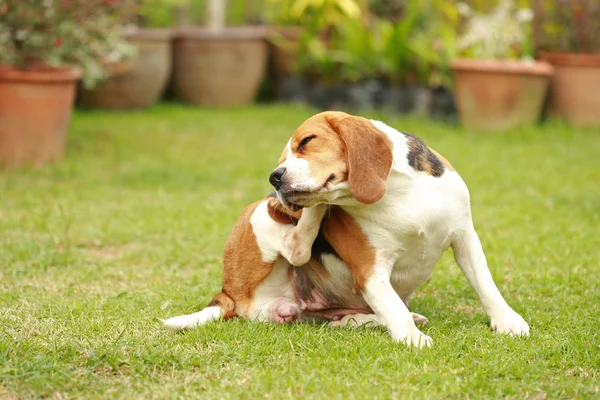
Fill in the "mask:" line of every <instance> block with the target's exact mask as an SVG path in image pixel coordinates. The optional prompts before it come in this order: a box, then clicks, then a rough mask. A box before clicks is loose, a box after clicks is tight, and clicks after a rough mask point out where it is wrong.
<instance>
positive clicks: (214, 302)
mask: <svg viewBox="0 0 600 400" xmlns="http://www.w3.org/2000/svg"><path fill="white" fill-rule="evenodd" d="M214 306H217V307H221V302H220V301H219V300H217V299H212V300H211V302H210V303H208V305H207V306H206V307H214Z"/></svg>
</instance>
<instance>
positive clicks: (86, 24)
mask: <svg viewBox="0 0 600 400" xmlns="http://www.w3.org/2000/svg"><path fill="white" fill-rule="evenodd" d="M112 3H113V2H112V1H106V0H45V1H42V2H40V1H38V0H10V1H7V2H3V3H2V4H1V5H0V164H3V165H4V166H9V167H13V166H21V165H32V164H33V165H40V164H43V163H46V162H49V161H52V160H55V159H57V158H59V157H60V156H61V155H62V154H63V150H64V144H65V137H66V132H67V128H68V125H69V120H70V116H71V111H72V108H73V101H74V97H75V84H76V82H77V81H78V80H79V79H80V78H81V77H82V76H83V79H84V83H85V84H86V85H93V84H94V82H95V81H97V80H98V79H100V78H101V77H102V76H103V75H104V73H105V66H106V65H105V63H107V62H117V61H119V60H121V59H123V58H124V57H125V56H127V55H128V54H130V53H131V48H130V47H129V45H128V44H127V43H126V42H123V41H122V40H121V39H120V35H119V29H120V25H119V20H118V18H117V17H116V13H117V12H118V9H115V7H114V5H112Z"/></svg>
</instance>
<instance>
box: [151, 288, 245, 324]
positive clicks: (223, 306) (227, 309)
mask: <svg viewBox="0 0 600 400" xmlns="http://www.w3.org/2000/svg"><path fill="white" fill-rule="evenodd" d="M235 316H236V314H235V302H234V301H233V299H232V298H231V297H229V296H228V295H227V293H225V292H220V293H218V294H217V295H216V296H215V297H213V299H212V301H211V302H210V303H208V306H206V307H205V308H204V309H202V310H201V311H198V312H195V313H193V314H188V315H180V316H177V317H173V318H169V319H167V320H161V321H162V322H163V323H164V324H165V325H166V326H168V327H169V328H171V329H174V330H176V331H180V330H183V329H191V328H194V327H196V326H198V325H204V324H206V323H207V322H210V321H214V320H216V319H219V318H223V319H229V318H233V317H235Z"/></svg>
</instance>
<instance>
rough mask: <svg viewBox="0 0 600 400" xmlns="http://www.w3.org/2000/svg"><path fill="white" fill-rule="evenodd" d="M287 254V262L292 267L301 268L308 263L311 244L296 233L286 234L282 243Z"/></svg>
mask: <svg viewBox="0 0 600 400" xmlns="http://www.w3.org/2000/svg"><path fill="white" fill-rule="evenodd" d="M283 244H284V246H285V247H286V248H287V250H288V252H289V257H288V261H289V262H290V264H292V265H294V266H301V265H304V264H306V263H307V262H308V261H310V256H311V252H312V243H309V242H307V241H306V239H305V238H304V237H302V236H300V235H299V234H297V233H296V232H293V233H290V234H288V235H287V236H286V237H285V239H284V242H283Z"/></svg>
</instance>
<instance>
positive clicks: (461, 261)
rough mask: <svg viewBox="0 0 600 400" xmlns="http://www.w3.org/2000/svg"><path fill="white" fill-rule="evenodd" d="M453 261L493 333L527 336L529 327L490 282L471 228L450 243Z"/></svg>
mask: <svg viewBox="0 0 600 400" xmlns="http://www.w3.org/2000/svg"><path fill="white" fill-rule="evenodd" d="M452 250H453V251H454V259H455V260H456V262H457V264H458V266H459V267H460V269H461V270H462V272H463V274H465V276H466V277H467V280H468V281H469V283H470V284H471V286H472V287H473V289H475V292H477V295H478V296H479V299H480V300H481V304H482V305H483V309H484V310H485V312H486V313H487V315H488V316H489V317H490V323H491V326H492V329H493V330H494V331H495V332H497V333H506V334H509V335H529V325H527V322H525V320H524V319H523V318H522V317H521V316H520V315H519V314H517V313H516V312H515V311H514V310H513V309H512V308H510V306H509V305H508V304H507V303H506V301H505V300H504V298H503V297H502V295H501V294H500V291H499V290H498V287H496V284H495V283H494V280H493V279H492V274H491V273H490V270H489V268H488V265H487V261H486V259H485V254H484V253H483V249H482V248H481V242H480V241H479V237H478V236H477V233H476V232H475V228H473V225H472V224H470V226H469V227H467V228H466V229H465V230H464V231H462V232H460V233H459V234H458V236H457V238H456V239H455V240H454V242H453V243H452Z"/></svg>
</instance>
